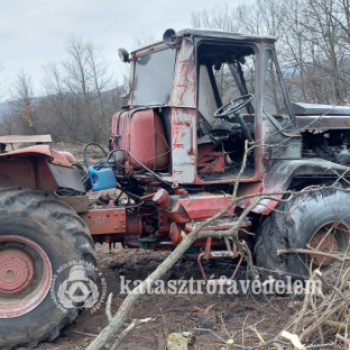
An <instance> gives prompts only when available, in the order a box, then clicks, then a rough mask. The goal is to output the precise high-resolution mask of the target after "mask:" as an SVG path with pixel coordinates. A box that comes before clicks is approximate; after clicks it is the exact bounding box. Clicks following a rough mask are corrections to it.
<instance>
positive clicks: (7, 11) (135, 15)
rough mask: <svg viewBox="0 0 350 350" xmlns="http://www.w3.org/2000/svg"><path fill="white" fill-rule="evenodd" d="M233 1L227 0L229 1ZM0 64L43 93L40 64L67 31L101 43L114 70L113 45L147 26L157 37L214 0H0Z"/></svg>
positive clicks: (58, 53)
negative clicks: (26, 77) (24, 76)
mask: <svg viewBox="0 0 350 350" xmlns="http://www.w3.org/2000/svg"><path fill="white" fill-rule="evenodd" d="M236 1H237V0H231V1H230V2H229V3H230V4H233V3H234V2H236ZM0 3H1V7H0V38H1V40H0V63H1V64H2V65H3V66H4V67H5V70H4V74H5V77H6V82H7V84H11V80H12V79H14V77H15V76H16V73H17V72H18V71H19V70H20V69H23V70H24V71H25V72H27V73H29V74H30V75H31V76H32V79H33V82H34V84H35V88H36V90H37V94H38V95H40V94H42V93H43V92H42V90H41V86H40V79H41V67H42V65H44V64H45V63H48V62H51V61H56V62H59V61H60V60H62V59H63V58H64V56H65V52H64V46H65V43H66V42H67V40H68V39H69V38H71V37H72V36H78V37H79V36H83V37H84V38H87V39H91V40H92V41H93V42H94V43H96V44H104V46H105V49H106V51H105V53H106V56H107V58H108V59H109V60H110V61H111V63H112V65H113V68H114V69H115V72H116V74H117V72H118V71H119V70H120V64H121V63H120V62H119V58H118V53H117V50H118V48H119V47H125V48H126V49H128V50H130V49H131V48H133V46H134V45H133V37H134V36H135V35H137V34H138V33H140V32H142V31H143V30H145V29H146V28H149V29H151V30H152V31H154V32H155V33H156V34H157V37H159V38H161V37H162V34H163V32H164V31H165V30H166V29H167V28H174V29H175V30H179V29H182V28H185V27H189V26H190V24H191V13H192V12H193V11H195V10H199V9H202V8H212V7H213V6H214V5H215V4H216V3H215V1H213V0H211V1H210V0H124V1H121V0H10V1H9V0H0Z"/></svg>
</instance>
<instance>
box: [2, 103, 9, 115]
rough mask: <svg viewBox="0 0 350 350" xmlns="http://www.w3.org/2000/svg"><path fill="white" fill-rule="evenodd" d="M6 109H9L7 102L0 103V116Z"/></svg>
mask: <svg viewBox="0 0 350 350" xmlns="http://www.w3.org/2000/svg"><path fill="white" fill-rule="evenodd" d="M8 109H9V103H8V102H7V101H6V102H2V103H0V114H2V113H3V112H6V111H7V110H8Z"/></svg>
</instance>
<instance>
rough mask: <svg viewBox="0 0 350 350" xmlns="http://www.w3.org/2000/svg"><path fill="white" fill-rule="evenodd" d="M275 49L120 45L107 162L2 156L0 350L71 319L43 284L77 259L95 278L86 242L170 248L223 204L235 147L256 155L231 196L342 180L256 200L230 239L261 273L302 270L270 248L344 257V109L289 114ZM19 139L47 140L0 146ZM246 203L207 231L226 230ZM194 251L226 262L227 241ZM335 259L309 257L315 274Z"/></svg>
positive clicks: (238, 41)
mask: <svg viewBox="0 0 350 350" xmlns="http://www.w3.org/2000/svg"><path fill="white" fill-rule="evenodd" d="M274 43H275V39H274V38H272V37H267V36H249V35H242V34H233V33H225V32H220V31H209V30H195V29H188V30H183V31H181V32H178V33H175V32H174V31H173V30H167V31H166V32H165V34H164V38H163V41H160V42H158V43H155V44H153V45H149V46H146V47H144V48H142V49H140V50H137V51H134V52H132V53H130V54H129V53H128V52H127V51H126V50H125V49H120V50H119V54H120V57H121V59H122V60H123V61H124V62H127V63H129V64H130V71H131V77H130V89H129V91H128V93H127V102H126V103H125V105H124V106H123V109H122V110H121V111H119V112H118V113H116V114H115V115H114V116H113V120H112V135H111V138H110V142H109V151H108V152H106V159H105V160H104V161H101V162H98V163H97V164H95V165H91V166H89V167H88V170H84V169H83V168H82V167H81V166H79V164H77V163H76V162H75V159H74V158H73V156H72V155H70V154H69V153H60V152H56V151H54V150H52V149H51V148H50V147H49V146H47V145H43V144H41V145H36V146H31V147H27V148H24V149H20V150H16V151H11V152H8V153H5V152H4V153H2V154H1V155H0V179H1V182H0V183H1V187H2V188H1V190H0V208H1V210H0V225H1V231H0V347H3V348H13V347H15V346H17V345H20V344H26V345H29V346H35V345H36V344H37V343H38V342H39V341H42V340H45V339H48V340H51V339H54V338H55V337H57V335H58V334H59V332H60V330H61V329H62V327H63V326H64V325H65V324H67V323H68V322H71V321H72V320H74V319H75V317H76V316H77V313H78V311H77V309H75V308H72V309H69V310H68V312H67V313H63V312H62V311H61V310H60V309H59V308H57V305H55V303H54V302H53V300H52V297H51V296H50V293H49V292H50V285H51V283H50V282H51V280H52V279H53V278H54V277H55V276H56V271H57V269H59V268H60V266H62V265H64V264H67V263H69V262H71V261H73V260H75V261H84V262H88V263H87V264H85V265H84V266H85V268H86V271H85V272H86V275H87V276H89V278H91V279H93V277H94V270H93V268H91V266H93V265H95V256H94V243H110V244H113V243H116V242H120V243H121V244H122V245H123V246H124V247H129V248H133V247H135V248H138V247H142V248H146V249H152V250H169V251H170V250H173V249H174V248H175V247H176V245H177V244H179V243H180V242H181V239H182V235H181V234H182V233H183V232H184V233H186V234H188V233H190V232H191V231H192V230H193V228H194V227H195V226H196V225H197V224H198V223H200V222H202V221H203V220H205V219H207V218H209V217H212V216H213V215H214V214H216V213H217V212H218V211H220V210H221V209H223V208H224V207H225V206H227V205H228V203H229V201H230V198H231V194H232V186H233V184H234V183H235V181H236V179H237V175H238V173H239V171H240V169H241V166H242V158H243V154H244V144H245V141H246V140H248V141H249V142H250V143H253V142H254V143H255V145H256V146H257V147H256V148H255V149H254V151H252V152H251V153H250V154H249V155H248V159H247V164H246V167H245V169H244V173H243V176H242V178H241V180H240V185H239V195H244V194H250V193H258V192H263V191H265V192H281V191H285V190H288V189H295V190H301V189H305V188H307V187H309V186H311V185H323V184H327V183H329V182H332V181H333V180H334V179H337V178H338V177H339V174H340V175H341V176H342V179H344V180H341V181H339V182H338V184H337V186H336V187H335V188H333V189H327V190H323V191H315V192H313V193H311V194H310V193H308V195H307V196H299V197H297V198H296V199H295V200H294V201H293V202H288V203H278V202H277V201H274V200H273V199H269V200H263V201H262V202H261V203H260V205H258V206H257V207H256V208H255V209H253V211H252V212H251V213H250V215H249V220H245V221H244V222H243V224H242V227H241V230H240V231H239V232H238V234H239V235H240V237H241V238H242V239H247V241H249V244H250V245H251V247H252V249H254V254H255V259H256V263H257V265H258V267H259V268H261V274H262V275H263V276H267V275H268V274H269V273H271V274H273V275H274V276H280V277H281V278H284V277H285V276H286V274H291V275H293V276H303V274H304V273H305V266H304V264H303V260H302V259H303V258H302V259H300V256H296V255H293V254H284V255H281V256H277V249H283V248H304V247H305V246H306V244H307V243H309V244H310V245H311V247H314V248H316V247H317V248H318V249H320V250H322V251H325V252H333V253H336V252H338V251H341V250H346V249H347V248H348V245H349V237H350V236H349V233H350V232H349V228H348V227H349V226H348V225H349V224H350V216H349V215H348V214H349V209H348V207H349V203H350V193H348V192H346V191H344V190H345V189H346V188H347V187H348V182H347V181H346V178H347V177H350V174H349V175H347V174H348V171H349V169H350V168H349V167H348V164H349V163H350V152H349V149H348V147H349V143H350V107H339V106H337V107H334V108H332V107H331V106H324V105H309V104H293V105H292V104H291V102H290V101H289V99H288V96H287V93H286V89H285V86H284V82H283V79H282V72H281V69H280V67H279V65H278V63H277V59H276V53H275V49H274ZM322 115H323V116H322ZM19 141H21V142H30V141H33V142H37V143H45V142H48V141H49V139H47V138H45V137H37V138H34V139H32V140H31V139H30V138H29V137H21V138H18V137H14V136H9V137H2V138H0V143H2V144H6V143H13V142H19ZM110 188H117V189H119V190H120V196H119V197H116V198H110V199H109V200H108V201H106V203H105V204H102V205H100V206H99V208H95V207H94V208H90V207H89V200H88V196H87V195H86V193H87V191H88V190H90V189H92V190H93V191H99V190H102V189H110ZM121 196H123V198H124V200H123V201H121V200H120V198H121ZM125 198H126V200H125ZM275 198H281V195H276V196H275ZM252 200H253V199H246V200H244V201H241V202H240V203H239V205H238V206H236V207H234V208H232V209H231V210H230V212H229V214H228V215H225V216H224V217H223V218H222V219H221V220H219V221H216V222H213V223H212V224H211V226H210V229H211V230H213V231H215V230H222V229H226V228H230V227H232V226H233V225H234V223H235V222H236V220H237V219H236V217H237V215H239V214H240V213H241V212H242V210H243V209H244V208H247V207H248V206H249V205H250V204H251V203H252ZM274 208H277V209H280V210H278V211H273V209H274ZM282 211H283V212H285V213H287V214H282ZM330 226H333V231H332V234H327V232H328V231H329V230H328V228H329V227H330ZM247 232H251V233H254V234H255V235H254V236H249V235H248V234H247ZM203 248H206V252H207V253H206V255H205V257H206V258H212V257H221V258H225V257H226V258H230V259H232V258H233V257H235V253H234V250H233V251H232V250H231V247H228V246H227V240H226V241H225V240H224V239H222V240H221V239H202V240H198V241H196V242H195V243H194V244H193V247H192V248H191V251H192V252H200V250H202V249H203ZM305 259H306V257H305ZM89 263H90V264H89ZM332 263H333V260H332V259H329V258H328V259H324V258H322V259H320V258H318V257H315V258H314V264H315V265H321V264H322V266H323V267H325V266H326V267H327V266H328V267H329V266H332ZM67 274H68V272H67V273H66V274H65V273H62V274H60V276H59V277H58V278H59V279H60V280H59V281H57V283H60V282H62V281H64V280H65V279H67V278H68V277H69V276H68V275H67ZM56 277H57V276H56Z"/></svg>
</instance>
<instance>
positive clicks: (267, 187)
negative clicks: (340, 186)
mask: <svg viewBox="0 0 350 350" xmlns="http://www.w3.org/2000/svg"><path fill="white" fill-rule="evenodd" d="M337 174H338V175H346V176H345V177H347V178H350V168H348V167H346V166H342V165H339V164H336V163H333V162H329V161H325V160H323V159H312V160H310V159H307V158H302V159H299V160H290V161H279V162H277V163H275V164H274V165H273V166H272V167H271V169H270V170H269V172H268V173H267V174H266V176H265V178H264V181H263V182H257V183H256V184H254V185H253V184H241V185H240V187H239V190H238V196H244V195H247V194H254V193H261V192H265V193H274V192H282V191H286V190H288V188H289V185H290V184H291V182H292V180H293V179H294V178H295V177H297V176H305V177H310V178H311V177H313V178H317V177H319V178H322V179H325V178H327V176H328V177H329V178H332V177H333V178H336V177H338V175H337ZM273 197H275V198H277V199H279V198H281V197H282V195H279V194H276V195H273ZM255 200H256V197H252V198H248V199H245V200H242V201H240V202H239V203H238V206H239V207H242V208H247V207H248V206H250V205H251V204H253V202H254V201H255ZM276 205H277V202H276V201H274V200H271V199H263V200H261V204H259V205H258V206H256V207H255V208H254V209H253V210H252V211H253V212H255V213H259V214H263V215H268V214H269V213H270V212H271V210H272V209H273V208H274V207H275V206H276Z"/></svg>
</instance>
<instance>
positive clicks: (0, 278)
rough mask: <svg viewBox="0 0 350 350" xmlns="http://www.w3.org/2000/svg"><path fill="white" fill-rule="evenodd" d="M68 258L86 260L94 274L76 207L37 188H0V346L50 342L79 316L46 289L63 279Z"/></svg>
mask: <svg viewBox="0 0 350 350" xmlns="http://www.w3.org/2000/svg"><path fill="white" fill-rule="evenodd" d="M72 261H75V262H79V261H84V262H85V263H86V264H83V266H84V268H85V271H84V270H83V273H84V274H85V275H86V276H87V278H90V279H91V280H93V279H94V268H92V266H96V260H95V251H94V245H93V241H92V238H91V236H90V233H89V230H88V228H87V227H86V226H85V224H84V222H83V221H82V220H81V219H80V217H79V216H78V215H77V214H76V213H75V211H74V210H72V208H70V207H69V206H67V205H66V204H64V203H62V202H60V201H58V200H57V199H55V198H54V197H53V196H51V195H48V194H46V193H44V192H41V191H35V190H31V189H21V188H8V189H0V349H6V350H7V349H13V348H15V347H17V346H20V345H24V346H27V347H30V348H33V347H35V346H36V345H37V344H38V343H39V342H41V341H44V340H48V341H51V340H53V339H55V338H56V337H57V336H58V335H59V333H60V331H61V329H62V328H63V327H64V326H65V325H67V324H69V323H71V322H72V321H73V320H74V319H75V318H76V317H77V315H78V312H79V310H78V309H75V308H69V309H67V310H63V311H62V309H59V308H58V307H57V305H55V303H54V300H53V297H52V295H51V294H52V293H51V291H50V288H51V281H52V280H55V278H56V280H55V284H57V285H59V284H62V283H63V282H64V281H66V280H67V278H68V277H69V269H65V270H64V271H62V272H60V273H58V272H57V271H58V269H60V267H62V266H64V264H67V263H69V262H72ZM64 311H66V312H64Z"/></svg>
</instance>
